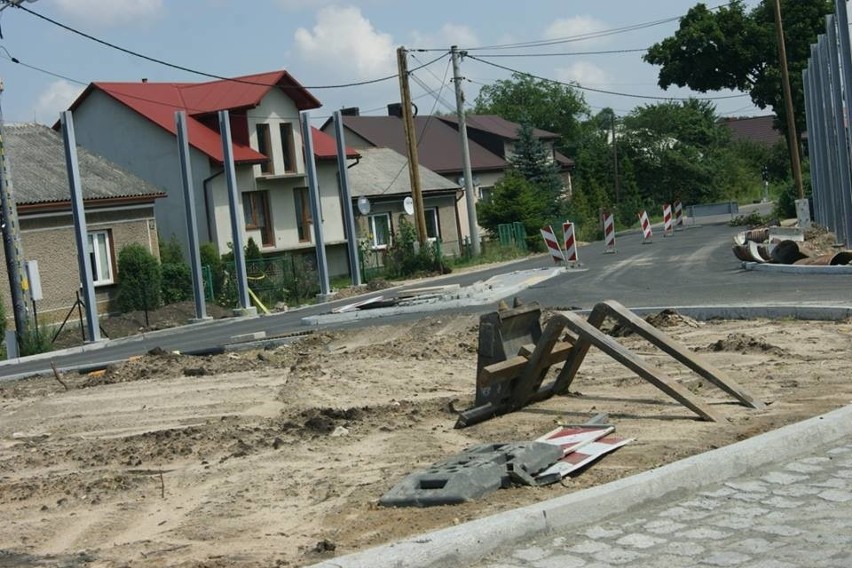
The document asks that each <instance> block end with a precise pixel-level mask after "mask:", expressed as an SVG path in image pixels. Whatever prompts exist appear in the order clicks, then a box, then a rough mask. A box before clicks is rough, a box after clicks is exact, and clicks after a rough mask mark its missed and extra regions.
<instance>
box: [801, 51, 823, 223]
mask: <svg viewBox="0 0 852 568" xmlns="http://www.w3.org/2000/svg"><path fill="white" fill-rule="evenodd" d="M808 66H810V63H809V64H808ZM802 87H803V91H804V95H805V124H806V127H807V129H808V162H809V163H810V172H811V196H812V199H813V200H814V217H815V219H814V221H816V222H817V223H819V224H821V225H822V224H824V222H823V220H822V212H821V211H820V207H819V200H820V196H821V194H822V188H821V187H820V183H819V167H817V161H818V159H819V158H818V157H817V156H816V155H814V145H813V142H814V141H813V139H814V137H815V135H816V131H815V130H814V115H815V112H814V110H813V91H812V88H811V73H810V70H809V69H808V68H807V67H806V68H805V69H804V70H802Z"/></svg>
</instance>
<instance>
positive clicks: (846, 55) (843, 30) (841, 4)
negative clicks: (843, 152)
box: [835, 0, 852, 244]
mask: <svg viewBox="0 0 852 568" xmlns="http://www.w3.org/2000/svg"><path fill="white" fill-rule="evenodd" d="M846 5H847V4H846V0H843V1H837V2H835V12H836V14H837V31H838V32H839V41H838V43H840V66H841V68H842V73H843V75H842V77H843V94H844V95H845V101H846V114H845V118H846V124H847V125H850V124H852V122H850V121H852V82H850V81H852V47H850V45H849V41H850V38H849V16H848V14H847V13H846ZM844 130H845V131H846V144H847V151H849V152H850V158H852V128H848V127H847V128H845V129H844ZM844 193H845V198H846V203H847V204H848V205H849V207H850V210H849V211H848V212H849V213H850V214H852V187H846V188H845V190H844ZM848 219H849V220H848V223H850V225H849V226H848V227H847V229H848V230H850V231H852V217H850V218H848ZM849 238H852V235H849V234H847V244H849V243H848V239H849Z"/></svg>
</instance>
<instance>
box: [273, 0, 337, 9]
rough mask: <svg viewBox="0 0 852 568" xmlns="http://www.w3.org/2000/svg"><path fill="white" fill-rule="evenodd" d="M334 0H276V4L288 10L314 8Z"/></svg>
mask: <svg viewBox="0 0 852 568" xmlns="http://www.w3.org/2000/svg"><path fill="white" fill-rule="evenodd" d="M333 1H334V0H278V5H279V6H281V7H282V8H284V9H285V10H287V11H289V12H298V11H300V10H315V9H317V8H321V7H323V6H327V5H328V4H331V3H332V2H333Z"/></svg>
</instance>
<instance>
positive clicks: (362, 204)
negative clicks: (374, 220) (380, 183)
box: [358, 195, 370, 215]
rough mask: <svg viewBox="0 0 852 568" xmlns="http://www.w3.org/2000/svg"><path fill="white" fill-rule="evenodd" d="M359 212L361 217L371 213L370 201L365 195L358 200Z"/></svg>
mask: <svg viewBox="0 0 852 568" xmlns="http://www.w3.org/2000/svg"><path fill="white" fill-rule="evenodd" d="M358 211H360V212H361V215H367V214H368V213H369V212H370V200H369V199H367V198H366V197H364V196H363V195H362V196H361V197H359V198H358Z"/></svg>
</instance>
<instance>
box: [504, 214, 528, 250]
mask: <svg viewBox="0 0 852 568" xmlns="http://www.w3.org/2000/svg"><path fill="white" fill-rule="evenodd" d="M497 237H498V239H499V240H500V246H504V247H508V246H515V247H517V248H518V249H520V250H522V251H525V252H526V250H527V232H526V229H524V224H523V223H521V222H519V221H515V222H514V223H505V224H502V225H497Z"/></svg>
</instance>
